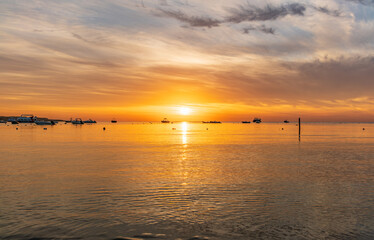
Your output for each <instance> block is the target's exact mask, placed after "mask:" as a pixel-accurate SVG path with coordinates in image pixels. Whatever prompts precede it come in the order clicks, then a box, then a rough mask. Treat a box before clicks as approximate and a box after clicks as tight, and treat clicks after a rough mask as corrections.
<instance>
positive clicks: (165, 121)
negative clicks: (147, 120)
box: [161, 118, 170, 123]
mask: <svg viewBox="0 0 374 240" xmlns="http://www.w3.org/2000/svg"><path fill="white" fill-rule="evenodd" d="M161 123H170V121H169V120H168V119H167V118H164V119H163V120H162V121H161Z"/></svg>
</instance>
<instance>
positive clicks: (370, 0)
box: [346, 0, 374, 6]
mask: <svg viewBox="0 0 374 240" xmlns="http://www.w3.org/2000/svg"><path fill="white" fill-rule="evenodd" d="M346 1H348V2H354V3H359V4H362V5H367V6H369V5H374V0H346Z"/></svg>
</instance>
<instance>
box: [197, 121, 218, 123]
mask: <svg viewBox="0 0 374 240" xmlns="http://www.w3.org/2000/svg"><path fill="white" fill-rule="evenodd" d="M202 123H221V122H220V121H203V122H202Z"/></svg>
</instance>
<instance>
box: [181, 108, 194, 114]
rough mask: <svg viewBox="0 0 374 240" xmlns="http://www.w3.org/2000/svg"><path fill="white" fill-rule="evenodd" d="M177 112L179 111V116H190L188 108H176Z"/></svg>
mask: <svg viewBox="0 0 374 240" xmlns="http://www.w3.org/2000/svg"><path fill="white" fill-rule="evenodd" d="M178 111H179V114H181V115H190V114H191V112H192V110H191V108H188V107H180V108H178Z"/></svg>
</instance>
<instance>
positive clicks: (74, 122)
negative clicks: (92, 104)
mask: <svg viewBox="0 0 374 240" xmlns="http://www.w3.org/2000/svg"><path fill="white" fill-rule="evenodd" d="M71 123H72V124H84V122H83V121H82V119H81V118H76V119H75V120H74V121H72V122H71Z"/></svg>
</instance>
